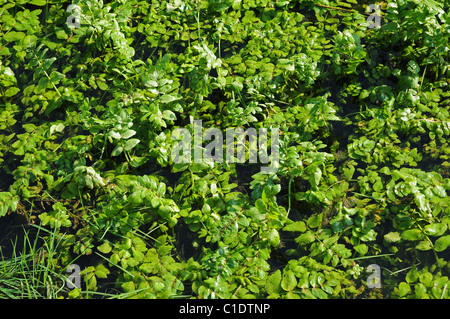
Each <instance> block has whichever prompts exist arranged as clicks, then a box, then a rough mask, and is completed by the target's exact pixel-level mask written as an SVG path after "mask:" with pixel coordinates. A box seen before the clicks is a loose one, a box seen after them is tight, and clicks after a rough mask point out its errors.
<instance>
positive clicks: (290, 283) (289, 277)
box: [281, 270, 297, 291]
mask: <svg viewBox="0 0 450 319" xmlns="http://www.w3.org/2000/svg"><path fill="white" fill-rule="evenodd" d="M296 286H297V279H296V278H295V275H294V273H293V272H292V271H291V270H287V271H285V272H284V273H283V279H282V280H281V288H283V289H284V290H285V291H291V290H292V289H294V288H295V287H296Z"/></svg>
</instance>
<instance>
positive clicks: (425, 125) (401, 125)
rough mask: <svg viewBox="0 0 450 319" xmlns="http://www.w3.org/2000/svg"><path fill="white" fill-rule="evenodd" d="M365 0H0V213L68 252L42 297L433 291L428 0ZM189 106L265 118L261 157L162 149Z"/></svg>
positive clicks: (442, 25)
mask: <svg viewBox="0 0 450 319" xmlns="http://www.w3.org/2000/svg"><path fill="white" fill-rule="evenodd" d="M71 4H74V5H77V7H76V8H75V9H74V7H72V8H71V10H67V8H68V6H69V5H71ZM369 4H371V2H370V1H356V0H343V1H334V0H319V1H310V0H276V1H269V0H210V1H208V0H202V1H200V0H199V1H196V0H167V1H166V0H155V1H138V0H131V1H125V0H114V1H102V0H85V1H77V0H74V1H73V2H69V1H64V0H62V1H46V0H16V1H14V0H1V1H0V141H1V142H0V164H1V168H2V171H1V173H0V174H1V175H0V176H1V181H0V187H1V189H0V216H3V217H0V220H1V219H5V218H7V217H8V216H10V215H11V214H20V215H22V216H24V217H25V218H26V220H27V222H28V224H29V225H35V226H29V228H33V227H37V228H39V229H40V233H39V234H40V235H39V236H40V237H42V236H44V238H43V242H40V243H41V245H42V247H44V250H49V249H50V248H51V249H52V253H51V254H48V253H47V254H43V255H42V256H41V258H43V259H46V258H47V259H48V260H47V262H49V264H48V265H49V268H51V269H52V271H54V272H55V273H60V274H64V273H65V271H66V269H67V267H68V266H69V265H70V264H74V263H75V264H79V265H81V266H82V269H83V270H82V272H81V275H82V278H83V285H82V287H81V288H80V289H73V290H69V289H68V288H65V289H62V290H61V291H60V292H59V293H58V295H57V296H58V297H70V298H89V297H95V296H102V295H101V294H100V293H104V294H107V295H109V296H111V295H116V296H119V297H132V298H173V297H178V298H191V297H193V298H355V297H358V298H437V299H440V298H444V299H448V298H449V297H450V287H449V283H450V280H449V278H448V272H449V268H450V260H449V249H448V247H449V245H450V230H449V228H450V207H449V205H450V201H449V199H448V196H447V192H448V191H449V190H450V176H449V173H450V171H449V168H450V161H449V157H450V145H449V142H448V137H449V135H450V115H449V97H450V92H449V90H448V86H449V80H448V79H449V72H450V71H449V35H450V26H449V24H448V21H450V16H449V12H448V7H449V1H448V0H445V1H435V0H395V1H391V0H389V1H387V2H384V3H382V4H381V10H382V11H381V15H382V18H381V27H375V28H368V24H369V23H368V22H367V18H368V16H369V14H370V12H367V7H368V5H369ZM69 22H72V23H69ZM76 22H78V23H79V25H77V24H76ZM194 120H202V121H203V127H205V128H206V127H215V128H219V129H220V130H222V131H223V132H225V129H226V128H236V127H242V128H244V129H245V128H249V127H253V128H256V129H258V128H278V129H279V132H280V147H279V154H280V161H279V165H278V170H277V172H276V173H275V174H262V173H261V172H260V166H261V163H257V164H254V163H249V161H248V155H247V161H246V162H245V163H217V162H215V163H211V162H206V161H205V162H204V163H191V164H180V163H174V162H173V160H172V158H171V156H170V154H171V150H172V147H173V146H174V145H175V144H176V143H177V140H175V139H173V136H172V132H173V131H174V130H175V129H176V128H180V127H184V128H187V129H190V130H191V129H192V125H193V121H194ZM269 144H270V143H269ZM50 239H52V242H51V244H49V241H50ZM55 239H56V240H55ZM8 240H9V238H8ZM15 248H16V249H18V247H17V246H16V247H15ZM4 258H5V259H7V258H8V256H4ZM370 264H377V265H379V266H380V267H381V270H382V275H381V288H379V289H377V288H371V287H370V285H368V282H367V281H368V277H369V276H370V273H369V272H366V269H367V267H368V265H370ZM0 269H1V267H0ZM55 280H56V279H55ZM1 289H2V286H1V283H0V296H2V290H1Z"/></svg>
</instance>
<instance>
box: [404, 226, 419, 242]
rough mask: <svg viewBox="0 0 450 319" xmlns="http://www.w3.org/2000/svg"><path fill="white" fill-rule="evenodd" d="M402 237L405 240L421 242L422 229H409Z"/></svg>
mask: <svg viewBox="0 0 450 319" xmlns="http://www.w3.org/2000/svg"><path fill="white" fill-rule="evenodd" d="M401 237H402V239H404V240H411V241H413V240H419V239H421V238H422V232H421V231H420V229H408V230H405V231H404V232H403V233H402V235H401Z"/></svg>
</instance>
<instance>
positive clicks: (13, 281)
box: [0, 228, 68, 299]
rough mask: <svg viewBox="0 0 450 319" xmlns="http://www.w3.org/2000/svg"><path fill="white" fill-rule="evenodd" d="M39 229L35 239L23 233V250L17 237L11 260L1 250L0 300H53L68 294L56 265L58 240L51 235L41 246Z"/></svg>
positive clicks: (13, 245) (63, 279) (64, 279)
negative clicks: (65, 293) (64, 293)
mask: <svg viewBox="0 0 450 319" xmlns="http://www.w3.org/2000/svg"><path fill="white" fill-rule="evenodd" d="M39 230H40V228H38V232H37V234H36V236H34V235H33V236H31V235H30V232H29V231H24V235H23V236H24V241H23V247H20V246H19V245H18V244H17V238H16V239H15V241H14V242H12V248H13V252H12V256H11V257H9V258H6V257H5V256H4V254H3V251H2V250H1V248H0V299H54V298H60V297H61V296H62V294H63V292H64V291H65V292H67V291H68V289H67V288H66V285H65V283H66V279H67V277H66V275H65V274H61V273H60V272H58V271H56V267H55V265H54V262H53V260H54V257H55V254H56V248H57V246H58V243H59V241H57V240H56V236H52V235H51V236H49V237H48V238H47V239H46V240H45V241H44V243H43V244H41V245H39ZM53 234H54V233H53ZM32 237H33V238H32Z"/></svg>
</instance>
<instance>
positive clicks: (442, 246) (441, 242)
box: [434, 235, 450, 251]
mask: <svg viewBox="0 0 450 319" xmlns="http://www.w3.org/2000/svg"><path fill="white" fill-rule="evenodd" d="M448 246H450V235H447V236H443V237H441V238H439V239H438V240H436V242H435V243H434V249H435V250H436V251H444V250H446V249H447V248H448Z"/></svg>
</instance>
